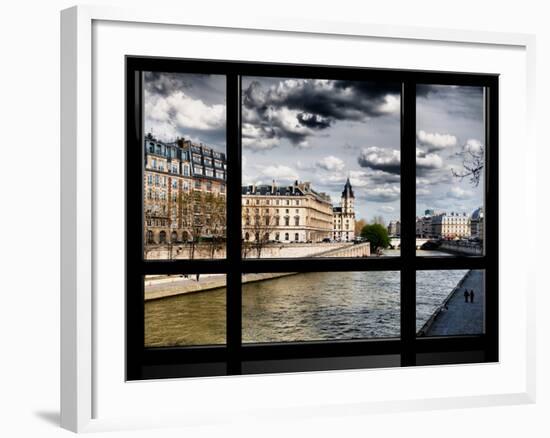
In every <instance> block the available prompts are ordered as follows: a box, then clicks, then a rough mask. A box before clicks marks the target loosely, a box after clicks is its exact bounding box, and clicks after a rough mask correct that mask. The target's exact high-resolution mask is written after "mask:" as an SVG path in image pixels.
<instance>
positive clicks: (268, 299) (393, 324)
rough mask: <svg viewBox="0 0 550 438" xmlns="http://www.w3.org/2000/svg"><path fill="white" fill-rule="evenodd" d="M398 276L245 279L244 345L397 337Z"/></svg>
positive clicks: (348, 274)
mask: <svg viewBox="0 0 550 438" xmlns="http://www.w3.org/2000/svg"><path fill="white" fill-rule="evenodd" d="M399 286H400V276H399V272H394V271H387V272H309V273H300V274H292V273H291V274H288V273H287V274H273V273H272V274H270V273H263V274H246V275H244V276H243V292H242V293H243V295H242V301H243V314H242V319H243V333H242V336H243V342H245V343H252V342H292V341H318V340H344V339H361V338H382V337H399V335H400V333H399V330H400V304H399V303H400V287H399Z"/></svg>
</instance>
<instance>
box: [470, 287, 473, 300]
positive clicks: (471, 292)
mask: <svg viewBox="0 0 550 438" xmlns="http://www.w3.org/2000/svg"><path fill="white" fill-rule="evenodd" d="M473 302H474V290H473V289H472V290H471V291H470V303H473Z"/></svg>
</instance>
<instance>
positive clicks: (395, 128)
mask: <svg viewBox="0 0 550 438" xmlns="http://www.w3.org/2000/svg"><path fill="white" fill-rule="evenodd" d="M242 89H243V95H242V101H243V107H242V120H243V132H242V145H243V182H245V183H248V184H251V183H267V184H270V183H271V181H272V180H275V181H276V183H277V184H289V183H292V182H293V181H294V180H296V179H298V180H301V181H310V182H311V183H312V186H313V188H314V189H315V190H317V191H320V192H326V193H328V194H329V195H330V196H331V198H332V201H333V204H335V205H339V204H338V203H339V202H340V195H341V192H342V189H343V186H344V183H345V180H346V178H347V177H348V176H349V177H350V180H351V183H352V185H353V189H354V192H355V197H356V210H357V216H358V218H361V217H364V218H367V219H372V217H373V216H375V215H382V216H384V217H385V218H386V220H389V219H393V218H399V180H400V179H399V145H400V120H399V112H400V94H399V92H400V91H399V90H400V85H399V84H381V83H377V84H374V83H368V82H350V81H328V80H304V79H279V78H260V77H245V78H243V80H242Z"/></svg>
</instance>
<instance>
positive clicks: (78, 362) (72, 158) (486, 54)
mask: <svg viewBox="0 0 550 438" xmlns="http://www.w3.org/2000/svg"><path fill="white" fill-rule="evenodd" d="M62 17H63V27H62V29H63V35H62V49H63V55H64V57H63V60H64V61H63V67H64V68H63V75H64V76H63V82H62V83H63V84H64V91H63V95H62V103H63V135H64V137H63V157H62V167H63V181H64V184H62V186H63V187H64V189H63V194H62V195H63V199H64V209H63V214H64V216H63V217H64V226H63V229H64V241H63V242H62V248H63V257H64V263H63V265H64V271H63V272H62V277H63V290H62V313H63V321H62V344H63V349H64V351H63V359H64V360H63V366H64V370H63V375H64V379H63V385H64V386H63V387H62V395H63V402H62V403H63V405H62V412H63V413H62V419H63V420H62V423H63V425H64V426H65V427H67V428H70V429H73V430H83V429H87V430H89V429H91V430H96V428H102V427H103V428H109V427H111V426H113V425H115V424H119V421H121V420H117V418H126V419H128V418H131V419H132V420H130V421H132V422H133V424H136V423H137V424H138V425H142V426H144V427H145V426H147V425H149V424H153V425H158V424H185V422H186V421H187V420H189V419H191V418H193V421H198V420H197V419H199V420H200V419H201V418H203V419H204V420H205V421H206V419H207V418H208V417H209V415H210V414H211V412H212V411H214V412H219V413H221V415H223V416H225V417H227V418H237V417H239V416H240V415H242V413H243V412H246V411H247V410H250V409H259V410H263V411H266V410H269V409H270V408H272V407H273V406H277V404H278V403H279V406H280V403H281V400H283V399H284V397H285V396H284V394H285V393H288V391H293V393H294V392H296V393H297V395H296V398H295V399H294V400H293V401H292V402H291V403H290V404H289V407H290V408H292V409H298V411H300V410H302V411H303V412H304V415H310V414H311V412H315V409H316V407H318V406H319V403H320V402H321V403H329V404H330V405H332V404H341V405H342V406H345V405H346V404H348V405H349V404H350V403H352V404H357V403H358V404H359V405H361V406H365V408H367V407H369V406H370V407H372V408H374V409H379V408H380V406H382V405H380V402H381V401H382V400H384V401H386V402H387V401H391V403H395V406H399V407H401V408H402V409H407V408H410V407H412V406H413V405H414V403H413V402H414V401H415V400H423V402H424V403H426V404H425V406H429V405H430V403H441V401H442V400H443V399H445V400H449V406H458V405H460V404H461V403H469V404H470V405H472V404H473V405H483V404H487V403H510V402H511V401H514V402H522V401H528V400H529V399H530V393H529V390H530V385H531V383H530V382H532V379H533V376H531V375H530V374H529V372H528V370H529V367H530V366H531V365H530V353H529V351H530V350H529V349H528V347H529V345H530V344H529V339H530V338H529V336H530V333H531V332H530V330H531V329H530V325H529V324H531V320H530V319H529V318H528V317H527V315H528V313H527V312H528V311H529V312H530V311H531V310H532V309H530V308H529V302H528V293H529V287H528V286H526V285H525V284H524V283H522V280H521V279H522V278H523V277H518V276H515V277H514V276H513V275H512V269H511V268H512V267H513V269H514V270H515V271H516V272H527V271H528V270H529V267H528V266H527V265H526V264H525V261H522V260H518V259H517V257H514V256H513V254H512V253H511V252H509V250H508V249H507V248H509V244H508V242H507V241H506V240H505V239H504V236H506V235H509V234H507V233H509V232H510V231H509V230H510V229H511V228H510V227H512V228H513V224H512V222H511V220H510V216H509V213H510V211H511V210H513V209H515V208H517V205H516V204H512V203H511V202H510V201H509V196H516V199H522V202H528V200H529V197H530V196H532V195H530V194H529V188H530V187H531V186H532V184H533V183H534V180H532V179H530V177H528V176H527V175H524V176H523V177H521V178H519V179H520V180H521V181H522V182H521V183H520V184H517V185H514V186H512V185H511V184H509V180H508V179H507V178H506V175H508V174H509V172H510V169H511V166H513V164H514V160H516V165H517V158H512V155H511V154H510V153H509V152H508V151H509V149H508V148H509V147H510V146H509V145H510V144H512V143H513V142H514V141H517V140H518V139H519V138H527V135H526V133H527V132H528V127H527V126H526V125H525V124H522V123H518V122H516V123H510V121H511V120H516V121H517V120H525V115H526V114H527V112H528V111H530V105H531V103H530V100H529V99H530V97H531V95H530V94H529V93H532V90H531V89H530V88H529V87H528V86H526V85H525V84H529V83H530V82H529V81H530V76H529V75H530V74H531V73H530V72H529V65H530V62H531V58H530V56H532V55H531V54H530V52H529V51H528V49H529V44H531V40H530V38H529V37H526V36H510V35H493V34H488V33H464V34H463V35H460V36H457V35H455V34H452V36H451V34H449V35H447V34H445V32H443V31H442V33H438V32H436V31H421V30H418V29H394V30H391V31H390V30H387V29H386V28H377V27H375V26H374V27H372V26H370V27H369V26H366V27H365V26H364V25H360V26H357V27H353V26H352V27H350V28H346V29H343V28H342V27H336V28H337V29H339V31H338V32H318V30H319V27H317V26H318V25H315V24H304V26H305V27H303V28H300V33H295V32H293V30H295V29H294V28H293V27H292V26H288V25H286V24H285V23H276V22H271V23H266V24H265V25H254V26H251V25H250V24H244V23H243V24H242V25H237V24H235V26H231V28H230V29H229V28H227V26H225V27H224V26H222V27H218V26H216V25H214V26H212V27H209V26H205V24H208V21H207V22H202V21H201V20H202V19H203V17H200V18H197V20H198V21H194V20H193V19H192V18H189V17H188V18H185V19H182V20H181V21H180V19H178V18H177V16H163V15H162V14H161V15H160V16H156V17H152V16H150V15H148V14H144V15H139V14H138V15H134V14H129V13H128V12H124V11H121V10H110V9H107V10H105V9H94V8H80V7H79V8H73V9H70V10H67V11H65V12H64V13H63V15H62ZM151 23H156V24H154V25H153V24H151ZM251 32H253V33H254V35H255V37H254V40H253V41H252V42H251V40H250V35H251ZM185 41H193V42H194V44H192V45H186V44H181V42H185ZM442 41H443V42H442ZM88 45H89V46H90V47H92V49H91V50H90V49H89V47H88ZM266 46H269V47H272V48H273V50H272V51H270V52H269V54H266V53H265V51H262V50H261V48H262V47H266ZM497 47H498V49H497ZM503 47H504V48H503ZM83 54H84V56H82V55H83ZM354 54H355V55H354ZM77 55H78V56H77ZM527 55H529V57H528V56H527ZM90 90H91V93H90V94H87V93H88V91H90ZM89 96H93V98H89ZM511 102H514V104H513V105H512V104H511ZM521 117H523V119H522V118H521ZM529 144H530V143H529V142H528V145H529ZM526 147H527V146H526ZM529 147H531V146H529ZM529 159H531V158H530V157H529V156H528V155H527V154H526V156H525V157H521V160H529ZM518 168H519V169H523V168H522V167H521V166H517V167H515V169H516V172H517V169H518ZM520 172H525V171H524V170H520ZM503 175H504V176H505V177H503ZM517 178H518V175H517V173H516V179H517ZM69 187H76V191H74V190H69V189H68V188H69ZM503 193H506V196H504V195H503ZM87 201H89V203H88V202H87ZM514 288H515V289H516V291H517V290H524V291H525V294H523V295H522V297H521V299H520V300H519V302H514V303H512V302H511V301H510V299H509V297H510V291H511V290H512V289H514ZM516 295H517V294H516ZM518 306H520V307H522V306H524V307H522V308H524V309H525V310H526V312H524V313H522V314H521V316H517V309H518ZM512 315H514V316H513V318H514V323H512V322H511V321H512V320H511V318H512ZM518 327H519V330H518ZM517 333H522V334H523V335H522V336H517ZM529 348H530V347H529ZM526 351H527V353H525V354H523V352H526ZM520 352H521V353H520ZM443 365H446V366H443ZM449 365H454V366H449ZM327 371H330V372H327ZM526 375H527V377H526ZM214 376H216V377H217V378H215V379H205V377H214ZM223 376H225V377H223ZM442 380H444V381H446V382H449V383H448V384H447V385H445V387H444V388H442V386H441V385H439V384H438V382H441V381H442ZM353 387H356V388H360V387H361V388H368V390H366V389H365V390H361V391H351V390H350V389H351V388H353ZM182 391H185V392H186V394H192V395H193V396H192V397H186V398H185V400H182V399H181V398H180V397H179V396H178V394H181V393H182ZM268 392H269V393H270V397H263V396H262V394H266V393H268ZM213 394H216V397H212V395H213ZM192 400H194V402H192ZM252 400H254V403H253V405H251V403H252ZM405 400H408V401H405ZM377 403H378V404H377ZM229 407H230V408H229ZM302 411H300V412H302ZM337 411H338V409H336V411H335V412H337ZM144 412H154V413H155V415H154V416H152V417H154V418H155V419H154V420H149V419H148V418H149V417H148V416H144V415H141V414H140V413H144ZM181 412H186V413H188V416H184V417H183V418H182V416H181V415H179V414H180V413H181ZM209 412H210V414H209ZM306 412H309V413H310V414H306ZM125 421H126V422H127V421H129V420H125ZM124 424H127V423H124Z"/></svg>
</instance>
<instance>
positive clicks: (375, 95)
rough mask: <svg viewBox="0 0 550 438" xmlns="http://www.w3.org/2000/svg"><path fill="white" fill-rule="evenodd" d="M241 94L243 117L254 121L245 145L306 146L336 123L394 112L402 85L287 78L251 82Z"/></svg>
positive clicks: (361, 119)
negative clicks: (257, 141)
mask: <svg viewBox="0 0 550 438" xmlns="http://www.w3.org/2000/svg"><path fill="white" fill-rule="evenodd" d="M242 96H243V97H242V102H243V121H244V122H245V123H248V124H250V125H251V126H249V128H250V129H247V132H246V133H245V135H244V136H245V138H248V139H249V140H250V141H249V142H247V144H245V146H249V147H251V148H254V144H253V143H254V142H253V140H254V138H263V139H265V138H271V139H283V138H286V139H288V140H289V141H290V142H291V143H292V144H294V145H299V146H305V145H306V142H307V138H308V137H309V136H311V135H314V134H315V133H316V132H320V131H322V130H325V129H327V128H329V127H330V126H331V125H333V124H334V123H335V122H337V121H364V120H366V119H368V118H373V117H381V116H384V115H388V114H392V113H396V112H398V110H399V104H400V103H399V87H398V86H394V85H385V84H383V85H380V84H373V83H366V82H352V81H329V80H303V79H289V80H281V81H280V82H279V83H277V84H273V83H271V84H270V86H264V84H263V83H262V80H253V81H252V82H250V84H249V85H248V86H247V87H246V88H245V89H244V91H243V94H242ZM252 128H254V129H252ZM269 144H270V145H271V147H273V145H274V144H275V143H274V142H270V143H269ZM257 149H264V147H260V146H258V147H257Z"/></svg>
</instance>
